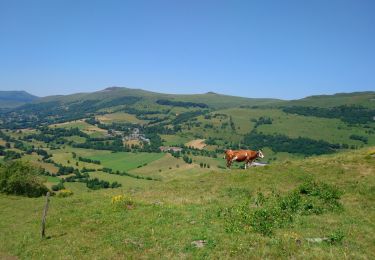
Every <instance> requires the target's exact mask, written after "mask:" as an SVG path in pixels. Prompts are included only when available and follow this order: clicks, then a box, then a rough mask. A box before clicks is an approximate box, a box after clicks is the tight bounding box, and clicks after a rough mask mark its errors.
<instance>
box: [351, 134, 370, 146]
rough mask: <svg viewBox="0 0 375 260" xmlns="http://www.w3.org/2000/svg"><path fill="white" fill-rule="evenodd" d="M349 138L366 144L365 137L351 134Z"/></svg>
mask: <svg viewBox="0 0 375 260" xmlns="http://www.w3.org/2000/svg"><path fill="white" fill-rule="evenodd" d="M349 138H350V139H352V140H358V141H361V142H363V143H365V144H367V143H368V138H367V137H366V136H362V135H355V134H353V135H350V136H349Z"/></svg>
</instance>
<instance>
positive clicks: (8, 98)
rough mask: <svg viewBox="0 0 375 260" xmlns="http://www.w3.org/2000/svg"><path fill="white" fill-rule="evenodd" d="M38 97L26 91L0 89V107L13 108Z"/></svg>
mask: <svg viewBox="0 0 375 260" xmlns="http://www.w3.org/2000/svg"><path fill="white" fill-rule="evenodd" d="M36 99H38V97H37V96H34V95H31V94H29V93H27V92H26V91H0V108H13V107H16V106H20V105H23V104H25V103H28V102H31V101H34V100H36Z"/></svg>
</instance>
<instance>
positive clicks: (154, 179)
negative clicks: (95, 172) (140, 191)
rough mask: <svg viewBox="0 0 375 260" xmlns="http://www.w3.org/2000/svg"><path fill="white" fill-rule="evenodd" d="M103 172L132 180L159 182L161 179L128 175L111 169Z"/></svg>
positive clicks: (105, 169) (104, 169)
mask: <svg viewBox="0 0 375 260" xmlns="http://www.w3.org/2000/svg"><path fill="white" fill-rule="evenodd" d="M101 170H102V171H103V172H106V173H109V174H116V175H120V176H128V177H132V178H135V179H143V180H153V181H159V179H157V178H152V177H144V176H140V175H135V174H131V173H128V172H120V171H114V170H113V169H111V168H103V169H101Z"/></svg>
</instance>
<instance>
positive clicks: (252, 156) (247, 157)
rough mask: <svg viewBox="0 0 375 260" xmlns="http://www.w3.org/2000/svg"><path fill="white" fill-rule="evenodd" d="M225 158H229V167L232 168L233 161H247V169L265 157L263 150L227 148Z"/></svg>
mask: <svg viewBox="0 0 375 260" xmlns="http://www.w3.org/2000/svg"><path fill="white" fill-rule="evenodd" d="M224 158H225V159H226V160H227V167H228V168H230V166H231V165H232V162H234V161H236V162H245V169H246V168H247V167H248V166H250V165H251V163H252V162H253V161H254V160H256V159H258V158H264V155H263V153H262V151H261V150H258V151H253V150H230V149H229V150H226V151H225V156H224Z"/></svg>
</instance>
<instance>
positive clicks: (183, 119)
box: [172, 110, 208, 126]
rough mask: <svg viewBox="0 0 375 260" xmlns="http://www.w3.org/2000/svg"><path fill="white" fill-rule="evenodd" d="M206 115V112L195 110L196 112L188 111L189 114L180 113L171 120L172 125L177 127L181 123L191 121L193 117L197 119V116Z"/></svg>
mask: <svg viewBox="0 0 375 260" xmlns="http://www.w3.org/2000/svg"><path fill="white" fill-rule="evenodd" d="M206 113H208V110H196V111H189V112H185V113H181V114H179V115H178V116H176V118H174V119H173V120H172V124H173V125H175V126H177V125H179V124H181V123H183V122H186V121H189V120H191V119H192V118H194V117H197V116H199V115H204V114H206Z"/></svg>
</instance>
